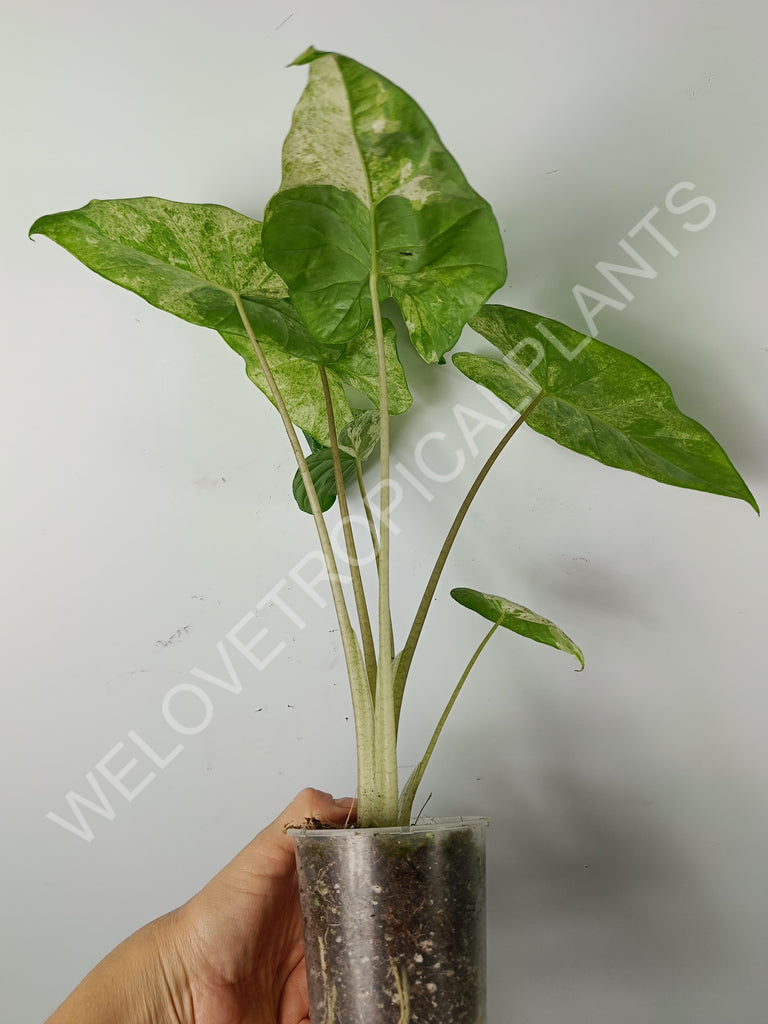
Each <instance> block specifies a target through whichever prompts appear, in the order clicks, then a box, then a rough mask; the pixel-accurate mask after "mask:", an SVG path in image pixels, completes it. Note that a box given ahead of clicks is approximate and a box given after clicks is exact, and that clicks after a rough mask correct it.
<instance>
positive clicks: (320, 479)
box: [293, 448, 355, 515]
mask: <svg viewBox="0 0 768 1024" xmlns="http://www.w3.org/2000/svg"><path fill="white" fill-rule="evenodd" d="M339 455H340V462H341V473H342V476H343V477H344V479H345V480H347V479H349V477H350V476H353V475H354V473H355V460H354V458H353V456H351V455H347V453H346V452H340V453H339ZM307 466H308V467H309V475H310V476H311V477H312V482H313V483H314V485H315V490H316V491H317V499H318V501H319V502H320V508H321V509H322V510H323V512H327V511H328V509H329V508H331V507H332V506H333V503H334V502H335V501H336V497H337V493H336V478H335V476H334V472H333V455H332V453H331V449H330V448H320V449H319V450H318V451H316V452H312V453H311V454H310V455H308V456H307ZM293 496H294V498H295V499H296V504H297V505H298V506H299V508H300V509H301V511H302V512H307V513H308V514H309V515H311V514H312V508H311V507H310V504H309V495H308V494H307V489H306V487H305V486H304V481H303V480H302V479H301V474H300V473H299V472H298V471H297V472H296V474H295V476H294V478H293Z"/></svg>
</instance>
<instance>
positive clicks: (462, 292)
mask: <svg viewBox="0 0 768 1024" xmlns="http://www.w3.org/2000/svg"><path fill="white" fill-rule="evenodd" d="M294 63H296V64H311V67H310V72H309V83H308V85H307V87H306V89H305V91H304V93H303V95H302V97H301V99H300V100H299V103H298V105H297V107H296V110H295V112H294V116H293V123H292V126H291V129H290V131H289V133H288V136H287V138H286V140H285V146H284V149H283V179H282V183H281V186H280V191H279V192H278V194H277V195H276V196H274V197H273V198H272V200H271V201H270V203H269V205H268V207H267V213H266V217H265V225H264V246H265V253H266V256H267V260H268V262H269V263H270V265H271V266H273V267H275V269H276V270H277V271H278V272H279V273H280V275H281V276H282V277H283V278H284V279H285V280H286V281H287V282H288V284H289V285H290V289H291V297H292V300H293V302H294V303H295V305H296V308H297V309H298V310H299V312H300V313H301V316H302V317H303V319H304V320H305V322H306V323H307V325H308V327H309V329H310V331H311V332H312V333H313V334H314V335H315V336H316V337H318V338H320V339H322V340H326V341H335V342H338V341H346V340H348V339H349V338H352V337H354V336H355V335H357V334H358V333H359V332H360V331H361V330H362V329H363V328H364V327H365V326H366V324H367V323H368V321H369V320H370V318H371V295H370V278H371V272H372V271H373V280H374V287H375V288H376V290H377V294H378V295H379V297H380V298H384V297H385V296H387V295H392V296H394V297H395V298H396V299H397V301H398V303H399V304H400V308H401V310H402V313H403V316H404V318H405V321H406V324H407V325H408V329H409V331H410V334H411V339H412V341H413V343H414V345H415V347H416V349H417V350H418V351H419V353H420V354H421V356H422V357H423V358H424V359H425V360H426V361H427V362H436V361H438V360H441V359H442V357H443V354H444V353H445V352H447V351H448V350H449V349H450V348H452V347H453V346H454V345H455V344H456V341H457V340H458V337H459V334H460V333H461V330H462V327H463V326H464V324H465V323H466V321H467V320H468V319H469V317H471V316H472V315H473V314H474V313H475V312H477V310H478V309H479V308H480V306H481V305H482V303H483V302H484V301H485V299H487V298H488V297H489V296H490V295H491V294H492V293H493V292H494V291H495V290H496V289H497V288H498V287H500V285H502V284H503V283H504V279H505V277H506V264H505V260H504V251H503V247H502V243H501V236H500V234H499V229H498V225H497V224H496V219H495V217H494V215H493V212H492V211H491V208H490V206H489V205H488V203H486V202H485V200H484V199H482V198H481V197H480V196H479V195H478V194H477V193H476V192H475V191H474V190H473V189H472V188H471V187H470V186H469V184H468V183H467V181H466V179H465V177H464V175H463V174H462V172H461V170H460V169H459V167H458V165H457V163H456V161H455V160H454V159H453V157H452V156H451V155H450V153H448V151H447V150H446V149H445V147H444V146H443V144H442V142H441V141H440V139H439V137H438V135H437V133H436V131H435V129H434V127H433V126H432V124H431V123H430V121H429V120H428V118H427V117H426V115H425V114H424V113H423V111H422V110H421V109H420V108H419V107H418V106H417V104H416V103H415V102H414V101H413V100H412V99H411V98H410V96H408V95H407V94H406V93H405V92H403V91H402V89H399V88H398V87H397V86H396V85H393V84H392V82H390V81H388V80H387V79H386V78H383V77H382V76H381V75H378V74H376V72H374V71H371V70H370V69H369V68H366V67H364V66H363V65H361V64H358V63H357V62H356V61H354V60H351V59H350V58H349V57H343V56H341V55H339V54H336V53H322V52H319V51H317V50H314V49H312V48H310V49H309V50H307V51H306V53H304V54H302V56H301V57H299V58H298V59H297V60H296V61H295V62H294Z"/></svg>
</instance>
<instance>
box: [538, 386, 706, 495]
mask: <svg viewBox="0 0 768 1024" xmlns="http://www.w3.org/2000/svg"><path fill="white" fill-rule="evenodd" d="M541 390H542V392H543V394H542V398H546V399H548V400H550V401H552V402H554V403H555V404H556V405H567V406H568V407H569V408H571V409H575V410H576V412H577V413H578V414H579V416H580V417H581V418H582V420H586V421H587V424H588V426H589V429H590V431H591V432H592V439H593V441H594V444H595V451H597V452H602V446H601V445H600V443H599V442H598V440H597V436H596V435H595V424H596V423H599V424H601V425H602V426H603V427H605V428H606V429H607V430H608V431H610V433H611V434H612V435H613V436H614V437H617V438H619V439H620V440H621V441H622V442H625V443H629V445H630V446H631V447H632V449H633V450H634V452H635V453H636V454H637V457H638V459H639V460H640V461H641V462H642V463H643V464H645V465H649V466H650V465H654V464H658V463H659V462H662V463H664V465H666V466H670V467H672V468H673V469H675V470H676V471H678V472H679V468H678V467H677V466H675V464H674V463H673V462H669V460H668V459H666V458H665V457H664V456H663V455H661V454H660V453H658V452H654V450H653V449H652V448H650V447H649V446H646V445H643V444H638V443H637V441H636V440H635V439H634V438H633V437H630V436H629V435H628V434H624V433H622V432H621V431H620V430H619V428H618V427H615V426H614V425H613V424H612V423H610V422H609V421H608V420H605V419H603V418H602V417H601V416H599V415H595V414H594V413H592V412H587V411H586V410H585V409H584V408H582V407H581V406H579V405H576V404H575V402H570V401H568V399H567V398H562V397H561V396H560V395H555V394H553V392H551V391H547V389H546V388H542V389H541ZM617 408H619V409H621V408H626V406H612V407H611V409H617ZM603 411H604V412H605V411H611V410H603ZM680 415H681V416H685V413H684V412H682V410H680ZM646 436H648V435H646ZM648 439H649V440H659V441H679V440H680V438H679V437H674V436H669V435H667V434H663V435H655V434H654V435H651V436H648ZM684 473H685V476H686V478H687V479H689V480H698V481H699V482H700V483H703V484H708V483H709V481H708V480H707V479H706V477H701V476H697V475H696V474H695V473H691V472H690V471H689V470H687V469H686V470H684Z"/></svg>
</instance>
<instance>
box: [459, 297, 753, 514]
mask: <svg viewBox="0 0 768 1024" xmlns="http://www.w3.org/2000/svg"><path fill="white" fill-rule="evenodd" d="M470 323H471V326H472V327H473V328H474V330H476V331H478V333H480V334H482V335H483V337H485V338H487V339H488V340H489V341H490V342H492V343H493V344H494V345H495V346H496V347H497V348H498V349H499V351H500V352H502V353H503V355H504V356H505V359H504V362H498V360H495V359H489V358H487V357H486V356H478V355H470V354H469V353H466V352H460V353H457V354H456V355H455V356H454V357H453V362H454V364H455V365H456V366H457V367H458V368H459V369H460V370H461V372H462V373H464V374H466V376H467V377H469V378H470V379H471V380H474V381H476V382H477V383H478V384H482V385H483V386H484V387H487V388H488V389H489V390H490V391H493V393H494V394H495V395H498V397H499V398H501V399H503V400H504V401H505V402H508V403H509V404H510V405H511V406H513V407H514V408H516V409H522V407H523V405H525V404H526V403H527V402H529V401H530V400H531V399H532V398H533V397H534V396H535V395H536V394H539V395H540V396H541V397H540V400H539V402H538V404H537V406H536V408H535V409H534V410H533V411H532V412H531V413H530V415H529V416H528V418H527V421H526V422H527V423H528V424H529V426H531V427H533V429H534V430H537V431H539V433H541V434H546V435H547V436H548V437H551V438H553V439H554V440H555V441H557V442H558V444H561V445H564V446H565V447H566V448H571V449H572V450H573V451H576V452H579V453H580V454H582V455H588V456H589V457H590V458H592V459H597V461H598V462H602V463H604V464H605V465H606V466H615V467H617V468H618V469H626V470H631V471H632V472H634V473H639V474H640V475H641V476H647V477H651V478H652V479H653V480H660V481H661V482H662V483H666V484H673V485H675V486H677V487H688V488H692V489H693V490H698V491H708V492H711V493H713V494H723V495H726V496H728V497H732V498H741V499H743V500H744V501H746V502H748V503H749V504H750V505H751V506H752V507H753V508H754V509H755V511H759V510H758V507H757V502H756V501H755V499H754V497H753V496H752V494H751V492H750V490H749V488H748V487H747V485H746V483H745V482H744V480H743V479H742V478H741V476H740V475H739V473H738V471H737V470H736V468H735V467H734V465H733V463H732V462H731V460H730V459H729V458H728V456H727V455H726V453H725V452H724V451H723V449H722V448H721V447H720V445H719V444H718V443H717V441H716V440H715V439H714V437H713V436H712V435H711V434H710V433H709V431H708V430H706V429H705V428H704V427H703V426H702V425H701V424H700V423H698V422H697V421H696V420H694V419H691V418H690V417H689V416H686V415H685V414H684V413H682V412H681V411H680V409H679V408H678V407H677V404H676V402H675V399H674V397H673V395H672V390H671V388H670V387H669V385H668V384H667V383H666V382H665V381H664V380H663V379H662V378H661V377H660V376H659V375H658V374H657V373H656V372H655V371H654V370H652V369H651V368H650V367H649V366H646V364H645V363H642V362H641V361H640V360H639V359H636V358H635V357H634V356H631V355H629V354H628V353H626V352H622V351H621V350H620V349H617V348H613V347H612V346H611V345H607V344H606V343H605V342H603V341H598V340H597V339H595V338H589V337H587V336H586V335H584V334H580V333H579V332H578V331H574V330H573V329H572V328H570V327H566V325H565V324H561V323H559V322H558V321H557V320H549V319H547V318H546V317H542V316H538V315H537V314H536V313H527V312H525V311H524V310H521V309H510V308H508V307H506V306H495V305H489V306H485V307H484V308H483V309H482V310H481V311H480V313H478V315H477V316H476V317H474V318H473V319H472V320H471V322H470Z"/></svg>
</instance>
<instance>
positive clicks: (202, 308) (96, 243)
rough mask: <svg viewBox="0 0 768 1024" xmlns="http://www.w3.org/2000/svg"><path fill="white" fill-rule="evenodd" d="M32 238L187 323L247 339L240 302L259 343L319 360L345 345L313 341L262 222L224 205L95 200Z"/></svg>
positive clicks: (37, 226) (45, 224)
mask: <svg viewBox="0 0 768 1024" xmlns="http://www.w3.org/2000/svg"><path fill="white" fill-rule="evenodd" d="M30 234H31V235H34V234H41V235H47V237H48V238H51V239H52V240H53V241H54V242H58V244H59V245H61V246H63V248H65V249H67V251H68V252H70V253H71V254H72V255H73V256H75V257H76V258H77V259H79V260H80V261H81V263H84V264H85V265H86V266H87V267H90V269H91V270H94V271H95V272H96V273H97V274H100V275H101V276H102V277H105V278H107V280H109V281H113V282H114V283H115V284H119V285H121V286H122V287H123V288H127V289H128V290H129V291H132V292H136V294H137V295H140V296H141V297H142V298H143V299H146V301H147V302H149V303H151V304H152V305H153V306H157V307H158V308H159V309H164V310H166V312H168V313H173V314H174V315H175V316H178V317H180V318H181V319H182V320H187V321H189V322H190V323H193V324H200V325H201V326H203V327H212V328H214V329H215V330H218V331H220V332H222V333H223V334H227V335H234V336H236V337H242V338H246V337H247V331H246V328H245V326H244V325H243V322H242V319H241V317H240V314H239V312H238V309H237V305H236V301H235V300H236V298H237V297H238V296H239V297H240V299H241V300H242V303H243V306H244V308H245V311H246V315H247V317H248V319H249V321H250V322H251V325H252V326H253V329H254V331H255V333H256V335H257V337H258V338H259V340H260V341H266V342H270V343H271V344H272V345H275V346H277V347H278V348H281V349H283V350H284V351H286V352H289V353H290V354H291V355H294V356H298V357H300V358H301V359H307V360H310V361H312V362H317V363H333V362H335V361H336V360H337V359H338V358H339V356H340V355H341V354H342V351H343V349H342V347H341V346H338V345H329V344H328V343H323V342H320V341H317V340H316V339H315V338H313V337H312V335H311V334H310V333H309V331H308V330H307V328H306V327H305V325H304V323H303V322H302V321H301V319H300V317H299V316H298V315H297V313H296V310H295V309H294V308H293V307H292V306H291V304H290V303H289V302H288V301H287V296H288V290H287V288H286V287H285V283H284V282H283V281H282V280H281V279H280V277H279V276H278V275H277V274H276V273H275V271H274V270H272V269H271V268H270V267H269V266H267V264H266V263H265V262H264V255H263V250H262V245H261V224H260V223H259V222H258V221H255V220H251V219H250V218H249V217H245V216H244V215H243V214H241V213H236V212H235V211H234V210H230V209H228V208H227V207H225V206H213V205H208V204H192V203H174V202H171V201H169V200H167V199H156V198H154V197H144V198H139V199H106V200H101V199H94V200H92V201H91V202H90V203H88V204H87V205H86V206H84V207H82V208H81V209H79V210H68V211H65V212H63V213H54V214H49V215H48V216H45V217H40V218H39V219H38V220H36V221H35V223H34V224H33V225H32V227H31V229H30Z"/></svg>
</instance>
